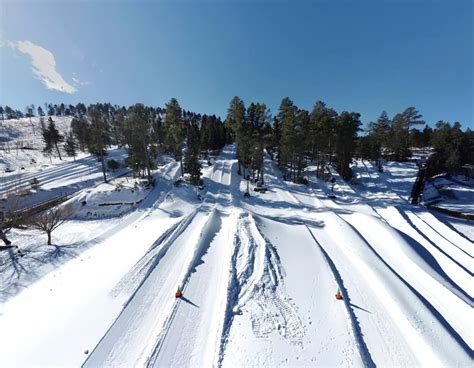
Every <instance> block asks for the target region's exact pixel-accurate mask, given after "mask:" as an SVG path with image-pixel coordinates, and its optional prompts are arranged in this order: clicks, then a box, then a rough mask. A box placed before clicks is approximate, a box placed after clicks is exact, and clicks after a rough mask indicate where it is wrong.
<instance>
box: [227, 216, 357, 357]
mask: <svg viewBox="0 0 474 368" xmlns="http://www.w3.org/2000/svg"><path fill="white" fill-rule="evenodd" d="M295 267H297V268H298V267H299V272H291V273H287V272H286V271H285V269H287V268H288V269H291V270H293V271H294V270H295ZM232 270H233V276H232V278H231V283H230V285H229V291H230V297H229V299H228V301H229V303H228V307H227V309H228V312H227V317H228V319H227V322H226V324H225V329H224V336H223V345H222V347H221V362H222V365H223V366H235V365H247V364H258V365H266V366H275V365H279V364H288V365H294V364H304V365H309V364H312V365H314V364H318V362H319V364H328V362H331V364H337V365H344V366H353V365H355V366H362V365H363V363H362V359H361V356H360V354H359V351H358V348H357V343H356V339H355V337H354V336H353V334H352V332H353V331H352V329H351V325H350V321H348V318H347V315H346V312H345V310H344V307H343V304H340V303H338V302H337V301H336V300H335V298H334V292H335V290H336V289H337V283H336V281H335V279H334V275H333V274H332V272H331V270H330V267H329V265H328V264H327V262H326V260H325V258H324V256H323V255H322V253H321V252H320V250H319V248H318V247H317V246H316V243H315V241H314V239H313V238H312V236H311V234H310V233H309V232H308V230H307V228H306V227H305V226H304V225H298V226H296V225H287V224H283V223H281V222H277V221H273V220H269V219H265V218H258V221H257V222H256V220H255V219H254V216H252V215H245V216H244V217H242V218H241V220H240V224H239V226H238V232H237V237H236V250H235V253H234V256H233V267H232ZM316 285H317V286H316ZM341 308H342V309H341ZM321 331H326V332H327V331H332V333H330V335H329V336H328V335H325V334H321Z"/></svg>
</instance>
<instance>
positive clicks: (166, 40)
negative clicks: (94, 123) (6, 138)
mask: <svg viewBox="0 0 474 368" xmlns="http://www.w3.org/2000/svg"><path fill="white" fill-rule="evenodd" d="M0 4H1V5H0V6H1V14H0V37H1V38H0V39H1V44H2V47H0V68H1V69H0V104H2V105H10V106H12V107H15V108H20V109H22V110H23V109H24V107H25V106H26V105H27V104H31V103H34V104H35V105H38V104H43V103H44V102H52V103H60V102H65V103H74V104H75V103H77V102H84V103H94V102H98V101H101V102H111V103H113V104H120V105H126V106H128V105H130V104H133V103H135V102H142V103H145V104H150V105H156V106H163V105H164V104H165V103H166V102H167V101H168V100H169V99H170V98H171V97H176V98H177V99H178V101H179V102H180V104H181V106H182V107H183V108H185V109H187V110H192V111H195V112H201V113H211V114H212V113H215V114H219V115H221V116H223V117H224V116H225V113H226V109H227V107H228V104H229V101H230V99H231V98H232V96H234V95H238V96H240V97H241V98H242V99H243V100H244V101H245V102H246V104H248V103H250V102H251V101H255V102H264V103H266V104H267V105H268V106H269V107H270V108H271V111H272V113H276V112H277V109H278V106H279V103H280V101H281V99H282V98H283V97H285V96H289V97H290V98H292V100H293V101H294V102H295V103H296V104H297V105H298V106H299V107H301V108H306V109H311V108H312V106H313V104H314V102H315V101H316V100H318V99H321V100H323V101H325V102H326V103H327V104H328V105H329V106H331V107H333V108H335V109H336V110H337V111H339V112H341V111H343V110H349V111H358V112H360V113H361V114H362V121H363V122H364V123H366V122H368V121H370V120H374V119H376V118H377V117H378V115H379V114H380V112H381V111H382V110H386V111H387V112H388V113H389V115H390V116H393V115H394V114H395V113H397V112H399V111H402V110H403V109H404V108H406V107H408V106H415V107H416V108H418V110H420V112H421V113H422V114H423V116H424V118H425V119H426V120H427V122H429V123H430V124H433V123H434V122H436V121H438V120H441V119H442V120H447V121H451V122H453V121H460V122H461V123H462V124H463V127H464V128H466V127H471V128H473V127H474V107H473V105H474V103H473V100H474V96H473V84H474V78H473V69H474V60H473V53H474V48H473V44H474V42H473V33H474V30H473V17H474V15H473V12H474V10H473V2H472V1H470V0H465V1H464V0H445V1H436V0H413V1H405V0H400V1H396V0H379V1H375V0H372V1H369V0H365V1H364V0H362V1H347V0H346V1H329V0H327V1H317V0H316V1H280V0H275V1H270V0H268V1H262V0H257V1H247V0H243V1H223V0H221V1H218V0H215V1H197V0H196V1H179V0H178V1H128V2H126V1H110V0H101V1H88V0H81V1H79V0H74V1H71V0H63V1H51V0H50V1H41V0H36V1H22V0H19V1H13V0H7V1H5V0H0Z"/></svg>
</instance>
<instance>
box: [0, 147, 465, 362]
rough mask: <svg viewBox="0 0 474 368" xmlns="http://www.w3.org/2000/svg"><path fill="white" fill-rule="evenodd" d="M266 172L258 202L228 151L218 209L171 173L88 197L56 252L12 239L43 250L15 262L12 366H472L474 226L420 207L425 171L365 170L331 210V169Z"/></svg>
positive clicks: (219, 179) (8, 305)
mask: <svg viewBox="0 0 474 368" xmlns="http://www.w3.org/2000/svg"><path fill="white" fill-rule="evenodd" d="M67 165H70V163H63V164H57V168H58V171H59V172H61V170H62V169H61V168H62V167H67ZM265 167H266V172H265V184H266V185H267V187H268V191H267V192H266V193H256V192H254V191H253V184H250V194H251V195H250V196H249V197H246V196H244V193H245V191H246V190H247V185H248V183H247V182H246V181H245V180H243V179H241V177H240V176H239V175H238V174H237V171H238V163H237V161H236V160H235V147H234V146H226V147H225V148H224V150H223V152H222V153H221V154H220V155H219V156H218V157H216V159H215V161H214V164H213V165H212V166H207V165H206V167H205V168H204V169H203V177H204V189H203V190H202V191H201V193H200V196H201V199H198V198H197V195H196V191H195V189H194V188H193V187H191V186H190V185H188V184H182V185H180V186H175V185H173V183H174V182H175V180H176V179H177V178H178V176H179V173H180V170H179V164H177V163H174V162H171V163H168V164H164V165H162V166H160V168H159V170H158V171H157V172H156V173H155V178H156V180H157V185H156V186H155V187H154V188H148V189H147V188H145V187H139V188H138V187H137V186H135V184H133V182H127V180H128V179H124V178H122V179H117V180H116V181H115V184H104V185H98V186H95V185H94V186H93V189H92V187H87V188H88V189H84V190H82V191H81V192H80V193H79V194H78V195H77V196H75V197H74V198H72V199H71V200H70V201H71V202H72V203H74V204H75V205H76V206H79V207H78V208H79V210H78V211H79V212H78V215H77V217H76V218H74V219H72V220H71V221H69V222H68V223H66V224H65V225H63V227H60V228H59V229H58V230H56V231H57V233H53V239H54V240H55V245H54V246H52V247H47V246H45V245H44V240H45V239H43V238H42V237H41V236H42V234H41V235H39V234H37V236H36V237H34V234H32V233H28V234H29V235H28V234H26V235H25V234H22V233H20V232H15V233H13V240H14V242H16V243H18V244H20V245H21V247H22V248H25V249H31V251H30V252H27V253H26V255H25V256H24V257H17V256H15V254H14V252H13V251H10V252H3V254H0V256H1V258H0V259H1V260H2V264H1V265H0V267H3V268H2V269H1V270H2V275H1V276H0V296H1V298H0V303H1V304H0V331H1V334H0V366H2V367H4V366H5V367H9V366H44V367H50V366H84V367H103V366H108V367H116V366H123V367H135V366H147V367H162V366H203V367H210V366H224V367H234V366H299V365H301V366H355V367H361V366H375V365H379V366H429V367H445V366H460V367H465V366H470V365H471V364H472V358H473V353H472V349H473V348H474V332H473V331H474V330H473V329H472V323H470V321H472V320H473V318H474V315H473V308H472V300H473V296H474V287H473V282H472V275H473V269H474V264H473V253H474V251H473V243H472V237H471V236H472V223H470V222H467V221H463V222H461V223H460V222H457V220H453V219H451V218H449V217H447V216H441V215H438V214H434V213H432V212H430V211H429V210H427V209H425V208H423V207H419V206H412V205H410V204H409V203H408V201H407V199H408V196H409V194H410V189H411V185H412V183H413V181H414V179H415V177H416V168H415V167H414V166H413V165H411V164H392V163H388V164H387V165H386V168H385V171H384V172H383V173H379V172H378V171H377V169H376V167H375V166H373V165H371V164H370V163H368V162H362V161H358V162H356V166H355V167H354V170H355V172H356V173H357V180H356V182H354V183H353V184H347V183H345V182H344V181H343V180H342V179H341V178H340V177H339V176H337V174H336V173H333V175H334V176H335V179H336V183H335V185H334V192H335V193H334V194H335V198H332V199H330V198H329V197H328V195H329V194H332V193H331V188H330V185H329V186H328V185H327V184H326V182H324V181H322V180H320V179H318V178H317V177H316V176H315V170H314V169H315V168H314V167H309V168H308V170H307V175H308V179H309V181H310V183H309V185H308V186H303V185H296V184H291V183H288V182H285V181H283V179H282V176H281V173H280V171H279V170H278V168H277V167H276V164H275V163H274V162H273V161H271V160H270V158H269V157H265ZM32 171H33V170H32ZM32 174H34V172H32ZM57 180H59V179H57ZM55 181H56V179H54V178H53V179H52V182H53V183H54V182H55ZM127 183H128V184H127ZM466 193H467V191H464V192H463V195H466V196H467V197H466V198H464V199H465V200H467V201H471V203H472V200H473V198H472V196H470V194H466ZM83 202H85V203H84V204H82V203H83ZM104 203H105V205H104ZM82 207H83V208H82ZM111 208H113V209H114V210H112V209H111ZM94 211H96V212H98V213H100V216H99V215H97V216H92V217H91V216H90V215H89V213H92V212H94ZM100 211H103V212H100ZM114 211H117V213H115V215H116V216H114ZM122 211H123V212H122ZM33 239H35V241H36V242H37V243H38V244H37V245H33V244H32V242H33ZM68 247H72V249H73V251H68ZM50 248H51V249H52V250H55V251H56V252H57V253H58V254H56V258H54V257H55V255H54V254H55V253H53V252H51V251H50ZM69 249H71V248H69ZM38 257H43V259H44V262H41V263H38V262H35V261H34V259H35V258H38ZM55 259H56V260H57V261H56V263H54V260H55ZM27 267H30V268H29V271H28V272H27V271H25V269H26V268H27ZM5 275H7V276H5ZM178 287H182V289H183V297H182V298H176V297H175V292H176V291H177V288H178ZM338 289H339V290H340V291H341V293H342V295H343V299H342V300H337V299H336V298H335V294H336V292H337V291H338Z"/></svg>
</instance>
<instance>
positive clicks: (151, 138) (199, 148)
mask: <svg viewBox="0 0 474 368" xmlns="http://www.w3.org/2000/svg"><path fill="white" fill-rule="evenodd" d="M40 122H41V127H42V135H43V141H44V143H45V146H44V151H45V152H49V153H51V151H53V150H54V151H55V152H57V154H58V156H59V158H60V159H61V154H60V149H59V144H60V143H62V144H63V148H64V151H65V152H66V154H67V155H69V156H74V157H75V155H76V153H77V151H78V150H80V151H83V152H89V153H91V154H93V155H95V156H96V157H97V159H98V160H99V161H100V163H101V167H102V173H103V177H104V181H107V174H106V172H107V162H106V156H107V149H108V148H109V147H110V146H111V145H117V146H119V147H124V148H126V149H127V153H128V157H127V158H126V160H125V165H126V166H127V167H129V168H131V169H132V170H133V171H135V172H137V173H138V174H140V175H142V176H146V177H147V178H149V179H151V172H152V170H153V169H155V168H156V165H155V162H156V159H157V158H158V156H159V155H163V154H169V155H171V156H172V157H173V158H174V159H175V160H176V161H178V162H180V168H181V174H182V175H184V174H185V173H189V174H190V181H191V182H192V183H193V184H198V183H199V181H200V176H201V163H200V159H201V158H202V157H205V156H206V154H207V153H209V152H210V151H215V150H218V149H221V148H222V147H223V146H224V145H225V143H226V142H227V129H226V126H225V124H224V123H223V122H222V121H221V119H220V118H219V117H216V116H215V115H206V114H198V113H194V112H191V111H186V110H183V109H182V108H181V107H180V105H179V103H178V101H177V100H176V99H175V98H172V99H171V100H170V101H169V102H168V103H167V104H166V106H165V107H164V108H160V107H158V108H155V107H150V106H145V105H143V104H140V103H138V104H135V105H132V106H130V107H128V108H125V107H119V106H112V105H110V104H93V105H89V106H87V107H85V108H84V109H82V108H81V109H77V110H75V115H74V117H73V118H72V120H71V130H70V131H69V132H68V133H67V135H66V136H63V135H61V134H60V133H59V132H58V129H57V128H56V125H55V122H54V120H53V118H52V117H51V116H50V117H49V118H48V124H46V123H45V122H44V119H43V117H41V118H40Z"/></svg>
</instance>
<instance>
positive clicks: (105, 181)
mask: <svg viewBox="0 0 474 368" xmlns="http://www.w3.org/2000/svg"><path fill="white" fill-rule="evenodd" d="M100 161H101V162H102V174H103V175H104V183H107V175H106V174H105V160H104V153H102V154H101V155H100Z"/></svg>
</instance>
